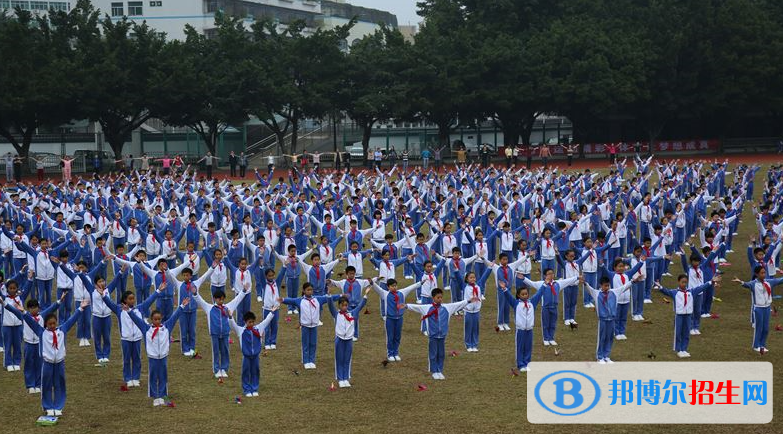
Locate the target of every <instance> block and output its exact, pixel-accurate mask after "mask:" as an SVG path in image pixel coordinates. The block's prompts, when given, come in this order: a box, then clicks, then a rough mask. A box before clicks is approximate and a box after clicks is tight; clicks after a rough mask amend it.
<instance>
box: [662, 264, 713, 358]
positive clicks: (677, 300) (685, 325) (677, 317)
mask: <svg viewBox="0 0 783 434" xmlns="http://www.w3.org/2000/svg"><path fill="white" fill-rule="evenodd" d="M677 283H678V285H679V286H678V288H677V289H666V288H664V287H662V286H661V285H660V283H656V285H655V286H656V287H657V288H658V290H659V291H661V292H662V293H663V294H665V295H668V296H669V297H671V298H672V302H673V303H674V351H676V352H677V357H679V358H685V357H690V356H691V354H690V353H689V352H688V343H689V341H690V331H691V316H692V315H693V298H694V295H696V294H701V293H703V292H704V290H705V289H707V287H708V286H710V285H712V284H713V283H712V282H707V283H703V284H701V285H699V286H697V287H695V288H690V289H689V288H688V276H687V275H685V274H680V275H679V276H678V277H677Z"/></svg>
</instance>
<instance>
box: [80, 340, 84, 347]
mask: <svg viewBox="0 0 783 434" xmlns="http://www.w3.org/2000/svg"><path fill="white" fill-rule="evenodd" d="M79 346H80V347H83V346H84V339H79Z"/></svg>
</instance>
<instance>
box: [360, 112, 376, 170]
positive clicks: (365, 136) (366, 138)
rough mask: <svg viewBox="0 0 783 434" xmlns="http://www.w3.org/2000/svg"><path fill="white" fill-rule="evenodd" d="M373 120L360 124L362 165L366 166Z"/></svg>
mask: <svg viewBox="0 0 783 434" xmlns="http://www.w3.org/2000/svg"><path fill="white" fill-rule="evenodd" d="M372 125H373V122H369V123H363V124H362V154H363V155H364V166H365V167H368V166H367V163H368V160H369V157H370V137H372Z"/></svg>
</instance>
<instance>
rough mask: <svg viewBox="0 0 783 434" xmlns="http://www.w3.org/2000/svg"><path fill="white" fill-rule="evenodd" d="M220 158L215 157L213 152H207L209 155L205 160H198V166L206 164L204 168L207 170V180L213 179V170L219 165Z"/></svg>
mask: <svg viewBox="0 0 783 434" xmlns="http://www.w3.org/2000/svg"><path fill="white" fill-rule="evenodd" d="M219 159H220V158H218V157H215V156H214V155H212V153H211V152H209V151H207V155H205V156H204V158H202V159H200V160H198V161H197V162H196V164H198V163H201V162H202V161H203V162H204V166H205V167H206V168H207V179H212V168H213V167H214V166H215V163H217V160H219Z"/></svg>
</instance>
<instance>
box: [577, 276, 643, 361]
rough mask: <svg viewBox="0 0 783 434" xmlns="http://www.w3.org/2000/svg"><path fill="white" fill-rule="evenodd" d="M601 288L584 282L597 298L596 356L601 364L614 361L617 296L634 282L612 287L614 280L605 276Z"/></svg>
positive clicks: (594, 297)
mask: <svg viewBox="0 0 783 434" xmlns="http://www.w3.org/2000/svg"><path fill="white" fill-rule="evenodd" d="M600 284H601V289H600V290H598V289H595V288H593V287H592V286H591V285H590V284H589V283H587V282H584V285H585V288H587V290H588V291H590V295H592V296H593V300H595V304H596V308H595V313H596V314H597V315H598V338H597V345H596V350H595V358H596V360H598V364H599V365H605V364H607V363H614V362H613V361H612V359H611V358H610V357H609V356H610V355H611V353H612V343H613V342H614V333H615V324H614V321H615V318H617V298H618V296H619V294H620V293H623V292H626V291H628V289H629V288H631V285H632V284H633V281H632V280H630V279H629V280H628V281H627V282H626V283H625V284H624V285H622V286H619V287H616V288H612V287H611V286H612V281H611V280H610V279H609V278H608V277H607V276H604V277H602V278H601V281H600Z"/></svg>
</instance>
